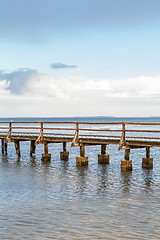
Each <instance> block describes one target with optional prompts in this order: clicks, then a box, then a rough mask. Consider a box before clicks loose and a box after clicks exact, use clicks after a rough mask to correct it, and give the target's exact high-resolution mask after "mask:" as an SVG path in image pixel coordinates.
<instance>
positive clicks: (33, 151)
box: [30, 140, 36, 157]
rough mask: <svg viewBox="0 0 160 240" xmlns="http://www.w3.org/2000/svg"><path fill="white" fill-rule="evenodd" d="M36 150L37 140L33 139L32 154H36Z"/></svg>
mask: <svg viewBox="0 0 160 240" xmlns="http://www.w3.org/2000/svg"><path fill="white" fill-rule="evenodd" d="M35 151H36V141H35V140H31V148H30V156H31V157H32V154H35Z"/></svg>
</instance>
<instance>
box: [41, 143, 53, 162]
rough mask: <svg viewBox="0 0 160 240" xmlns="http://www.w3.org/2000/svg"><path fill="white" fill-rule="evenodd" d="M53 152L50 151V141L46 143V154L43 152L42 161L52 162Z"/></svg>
mask: <svg viewBox="0 0 160 240" xmlns="http://www.w3.org/2000/svg"><path fill="white" fill-rule="evenodd" d="M50 161H51V154H49V153H48V142H45V143H44V154H42V162H43V163H45V162H50Z"/></svg>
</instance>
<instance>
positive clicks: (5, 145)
mask: <svg viewBox="0 0 160 240" xmlns="http://www.w3.org/2000/svg"><path fill="white" fill-rule="evenodd" d="M4 150H5V154H7V143H6V142H5V143H4Z"/></svg>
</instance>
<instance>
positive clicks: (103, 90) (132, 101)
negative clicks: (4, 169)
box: [0, 68, 160, 116]
mask: <svg viewBox="0 0 160 240" xmlns="http://www.w3.org/2000/svg"><path fill="white" fill-rule="evenodd" d="M0 99H1V101H2V100H3V103H4V105H2V106H1V107H0V111H1V113H2V116H5V112H7V113H8V112H9V113H12V116H15V114H16V116H28V114H33V116H42V115H43V116H45V115H46V116H75V115H78V116H85V115H86V116H87V115H113V116H125V115H126V114H127V115H128V116H136V115H139V116H146V114H150V115H152V112H153V114H154V115H156V114H155V112H157V114H159V105H160V76H154V77H153V76H140V77H137V78H126V79H114V80H113V79H112V80H109V79H106V78H103V79H95V78H83V77H79V76H74V77H73V76H72V77H70V78H60V79H54V78H53V77H51V76H49V75H47V74H43V73H39V72H38V71H36V70H34V69H27V68H26V69H17V70H15V71H13V72H8V73H6V72H4V71H0ZM13 110H14V111H13Z"/></svg>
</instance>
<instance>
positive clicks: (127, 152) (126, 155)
mask: <svg viewBox="0 0 160 240" xmlns="http://www.w3.org/2000/svg"><path fill="white" fill-rule="evenodd" d="M129 156H130V149H125V160H129Z"/></svg>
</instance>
